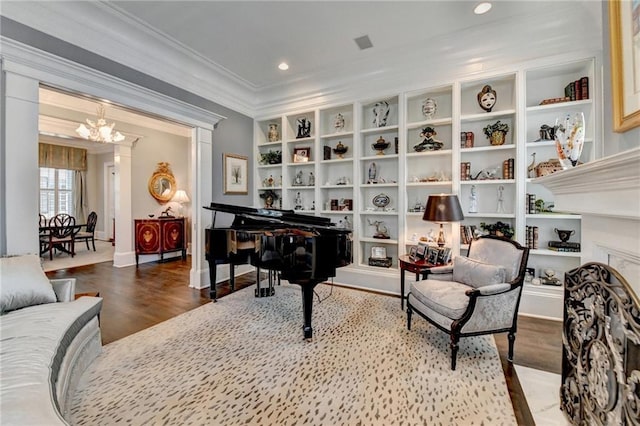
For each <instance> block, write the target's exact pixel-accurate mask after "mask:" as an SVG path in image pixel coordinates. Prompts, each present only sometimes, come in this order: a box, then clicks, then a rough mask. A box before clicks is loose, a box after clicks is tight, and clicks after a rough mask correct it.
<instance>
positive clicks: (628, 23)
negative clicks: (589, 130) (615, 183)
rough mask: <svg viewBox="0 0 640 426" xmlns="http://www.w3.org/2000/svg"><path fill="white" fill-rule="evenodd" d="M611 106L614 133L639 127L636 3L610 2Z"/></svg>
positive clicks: (639, 9) (639, 46)
mask: <svg viewBox="0 0 640 426" xmlns="http://www.w3.org/2000/svg"><path fill="white" fill-rule="evenodd" d="M608 4H609V36H610V37H609V38H610V44H611V46H610V47H611V89H612V90H611V105H612V107H613V130H614V131H615V132H626V131H627V130H631V129H633V128H634V127H638V126H640V89H639V88H638V87H637V85H638V82H639V81H640V26H638V25H637V23H636V24H635V25H634V17H635V19H638V16H639V15H640V2H638V1H610V2H608Z"/></svg>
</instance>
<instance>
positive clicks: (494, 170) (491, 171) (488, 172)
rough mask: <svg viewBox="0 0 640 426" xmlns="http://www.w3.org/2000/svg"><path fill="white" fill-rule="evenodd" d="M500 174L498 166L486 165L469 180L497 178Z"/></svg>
mask: <svg viewBox="0 0 640 426" xmlns="http://www.w3.org/2000/svg"><path fill="white" fill-rule="evenodd" d="M499 176H500V167H487V168H486V169H482V170H480V171H479V172H478V174H477V175H476V177H472V178H471V180H487V179H498V177H499Z"/></svg>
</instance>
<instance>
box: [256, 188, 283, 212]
mask: <svg viewBox="0 0 640 426" xmlns="http://www.w3.org/2000/svg"><path fill="white" fill-rule="evenodd" d="M260 198H262V199H263V200H264V208H265V209H272V208H273V203H274V202H275V201H276V200H277V199H278V198H279V197H278V194H277V193H276V192H274V191H272V190H268V191H264V192H262V193H260Z"/></svg>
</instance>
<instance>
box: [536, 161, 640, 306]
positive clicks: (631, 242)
mask: <svg viewBox="0 0 640 426" xmlns="http://www.w3.org/2000/svg"><path fill="white" fill-rule="evenodd" d="M533 181H534V182H535V183H539V184H542V185H544V186H545V187H547V188H548V189H549V190H550V191H551V192H552V193H553V196H554V205H555V207H554V210H555V211H563V212H569V213H577V214H581V215H582V221H581V231H582V232H581V235H582V237H581V242H582V253H581V256H580V260H581V262H582V263H583V264H584V263H586V262H601V263H605V264H607V265H609V266H612V267H614V268H615V269H617V270H618V272H620V273H621V274H622V275H623V276H624V277H625V278H626V280H627V281H628V282H629V284H630V285H631V287H632V289H633V290H634V291H635V292H636V294H640V148H634V149H631V150H628V151H624V152H621V153H619V154H615V155H612V156H609V157H605V158H602V159H599V160H596V161H592V162H590V163H587V164H582V165H580V166H577V167H574V168H573V169H570V170H562V171H559V172H556V173H553V174H551V175H548V176H544V177H541V178H537V179H534V180H533Z"/></svg>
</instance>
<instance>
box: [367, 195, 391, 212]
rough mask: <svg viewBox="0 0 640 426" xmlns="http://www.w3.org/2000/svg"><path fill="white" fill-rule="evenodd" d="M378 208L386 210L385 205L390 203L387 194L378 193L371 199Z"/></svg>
mask: <svg viewBox="0 0 640 426" xmlns="http://www.w3.org/2000/svg"><path fill="white" fill-rule="evenodd" d="M371 202H372V203H373V205H374V206H376V207H377V208H378V210H382V211H387V206H388V205H389V204H390V203H391V198H390V197H389V196H388V195H387V194H378V195H376V196H375V197H373V200H372V201H371Z"/></svg>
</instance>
